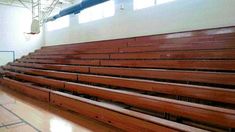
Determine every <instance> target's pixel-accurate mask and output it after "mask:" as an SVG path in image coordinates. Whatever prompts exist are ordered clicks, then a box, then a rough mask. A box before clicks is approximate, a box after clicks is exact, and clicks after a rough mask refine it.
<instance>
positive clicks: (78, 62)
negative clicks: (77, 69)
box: [18, 59, 100, 65]
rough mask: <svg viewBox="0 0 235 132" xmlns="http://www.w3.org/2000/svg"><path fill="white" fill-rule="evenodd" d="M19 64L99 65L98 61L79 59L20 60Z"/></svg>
mask: <svg viewBox="0 0 235 132" xmlns="http://www.w3.org/2000/svg"><path fill="white" fill-rule="evenodd" d="M18 61H19V62H30V63H42V64H71V65H72V64H73V65H99V63H100V61H99V60H79V59H53V60H46V59H21V60H18Z"/></svg>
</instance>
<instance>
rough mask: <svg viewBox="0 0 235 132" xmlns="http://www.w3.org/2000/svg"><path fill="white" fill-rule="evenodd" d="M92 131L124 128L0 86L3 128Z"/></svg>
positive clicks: (43, 131)
mask: <svg viewBox="0 0 235 132" xmlns="http://www.w3.org/2000/svg"><path fill="white" fill-rule="evenodd" d="M32 94H33V93H32ZM88 131H102V132H105V131H120V130H118V129H117V128H114V127H111V126H108V125H106V124H104V123H101V122H98V121H95V120H93V119H91V118H88V117H85V116H82V115H78V114H75V113H72V112H69V111H66V110H62V109H60V108H59V107H54V106H51V105H49V104H48V103H44V102H40V101H37V100H34V99H31V98H29V97H26V96H24V95H22V94H19V93H16V92H14V91H12V90H8V88H6V87H3V86H0V132H88Z"/></svg>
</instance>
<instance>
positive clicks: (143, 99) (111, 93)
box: [6, 72, 235, 127]
mask: <svg viewBox="0 0 235 132" xmlns="http://www.w3.org/2000/svg"><path fill="white" fill-rule="evenodd" d="M9 74H10V76H12V75H13V76H14V73H12V74H11V73H10V72H7V73H6V75H9ZM16 75H17V74H16ZM22 76H23V75H22ZM22 76H20V75H18V76H15V77H19V78H20V79H25V78H26V77H24V76H23V77H22ZM26 79H27V80H30V78H29V77H28V78H26ZM32 79H33V78H32ZM48 81H51V80H50V79H48V80H47V83H44V84H45V85H50V86H52V85H53V84H51V83H50V82H48ZM34 82H35V81H34ZM44 82H46V79H44ZM35 83H39V82H35ZM55 83H56V82H55ZM64 89H65V90H69V91H71V92H79V93H83V94H88V95H92V96H96V97H99V98H103V99H107V100H113V101H118V102H123V103H125V104H128V105H132V106H136V107H140V108H144V109H148V110H152V111H156V112H169V113H171V114H174V115H178V116H182V117H186V118H190V119H194V120H198V121H203V119H205V118H206V119H207V121H206V122H209V123H213V124H218V125H221V126H226V127H232V126H233V125H234V124H235V111H234V110H229V109H223V108H217V107H212V106H205V105H199V104H194V103H188V102H183V101H176V100H172V99H165V98H160V97H153V96H147V95H143V94H138V93H134V92H127V91H123V90H112V89H107V88H102V87H97V86H91V85H86V84H80V83H70V82H65V86H64ZM183 92H185V91H183ZM192 92H193V91H192ZM203 92H205V91H203ZM227 92H229V91H227ZM233 92H234V91H233ZM213 93H214V94H216V92H213ZM213 93H212V95H213ZM194 94H197V93H194ZM199 94H200V93H199ZM201 94H203V93H201ZM205 94H207V96H208V95H211V94H209V92H206V93H205ZM227 94H229V93H227ZM222 95H223V94H222ZM225 96H226V95H225ZM230 97H232V98H233V100H232V101H234V93H231V94H230ZM225 98H229V97H225ZM133 100H135V101H133ZM175 108H177V109H175ZM188 109H190V111H187V112H186V111H184V110H188ZM182 111H184V112H183V113H184V114H182ZM194 112H196V113H194ZM227 117H229V118H227ZM203 122H204V121H203ZM224 123H226V124H227V125H225V124H224Z"/></svg>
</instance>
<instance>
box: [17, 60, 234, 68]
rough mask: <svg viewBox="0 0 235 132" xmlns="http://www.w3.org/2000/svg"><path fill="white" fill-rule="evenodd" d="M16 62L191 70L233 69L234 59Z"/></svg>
mask: <svg viewBox="0 0 235 132" xmlns="http://www.w3.org/2000/svg"><path fill="white" fill-rule="evenodd" d="M18 62H27V63H40V64H71V65H94V66H113V67H114V66H115V67H134V68H163V69H191V70H196V69H199V70H226V71H234V70H235V67H234V66H235V60H230V61H228V60H79V59H76V60H75V59H70V60H69V59H65V60H64V59H57V60H56V59H54V60H45V59H21V60H18Z"/></svg>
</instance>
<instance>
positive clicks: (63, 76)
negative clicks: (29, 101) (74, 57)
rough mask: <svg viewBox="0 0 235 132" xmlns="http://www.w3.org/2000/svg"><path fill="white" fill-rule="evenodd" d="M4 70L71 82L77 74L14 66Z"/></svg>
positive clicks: (75, 78)
mask: <svg viewBox="0 0 235 132" xmlns="http://www.w3.org/2000/svg"><path fill="white" fill-rule="evenodd" d="M4 69H8V70H13V71H19V72H23V73H28V74H33V75H39V76H46V77H52V78H57V79H64V80H73V81H76V80H77V74H75V73H66V72H58V71H50V70H38V69H32V68H23V67H15V66H5V67H4Z"/></svg>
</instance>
